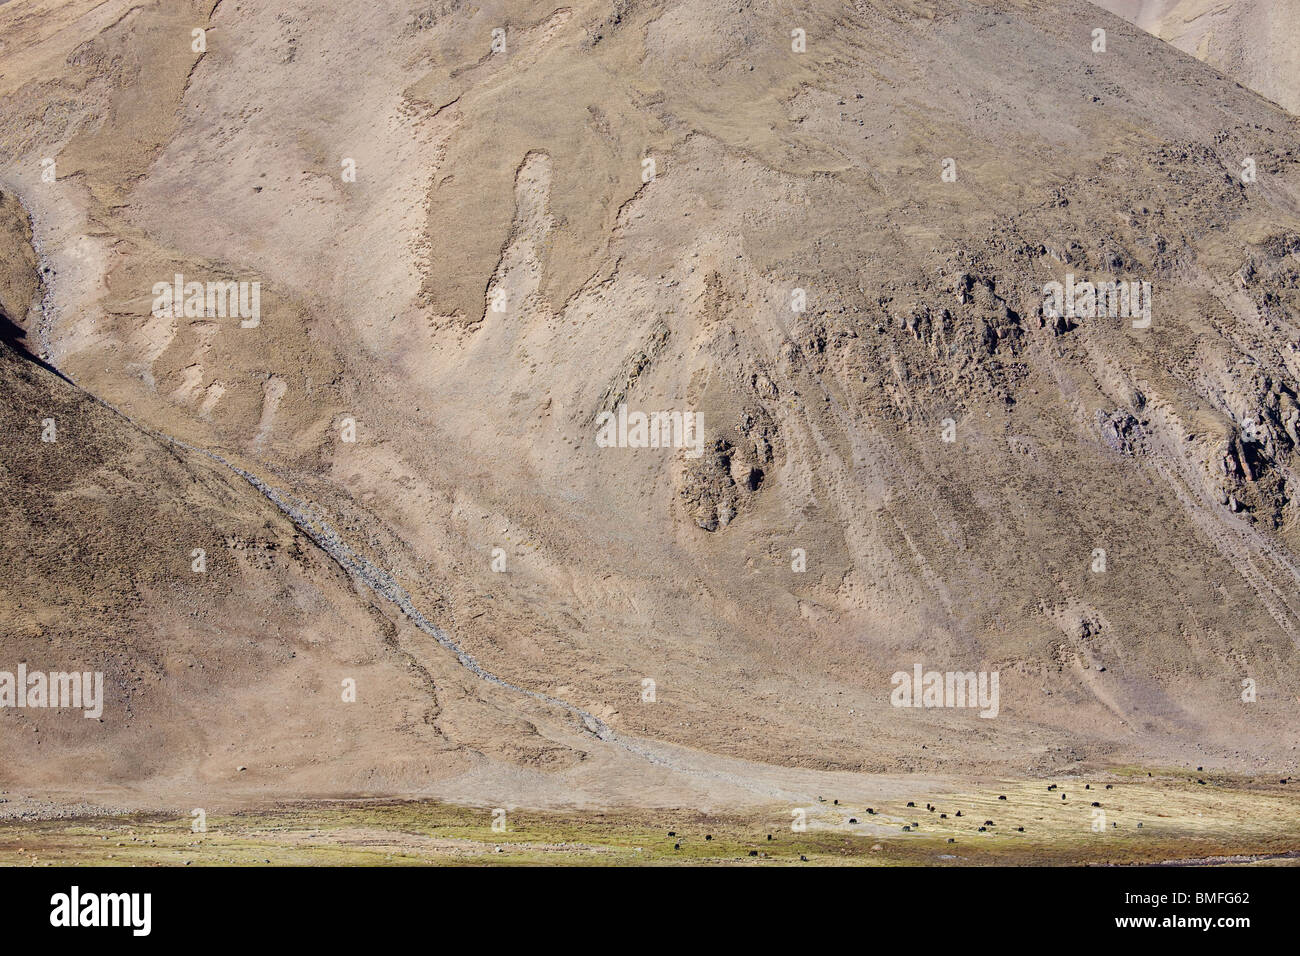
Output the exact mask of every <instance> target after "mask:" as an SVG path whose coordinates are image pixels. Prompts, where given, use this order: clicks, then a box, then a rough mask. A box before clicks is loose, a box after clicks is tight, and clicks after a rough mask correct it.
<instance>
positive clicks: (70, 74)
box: [0, 0, 1300, 805]
mask: <svg viewBox="0 0 1300 956" xmlns="http://www.w3.org/2000/svg"><path fill="white" fill-rule="evenodd" d="M1103 16H1104V15H1103ZM1097 22H1098V12H1097V11H1096V10H1095V9H1094V8H1093V7H1092V6H1091V5H1090V4H1088V3H1086V2H1084V0H1044V2H1038V0H1034V2H1030V0H942V2H940V0H857V2H854V3H839V2H835V3H829V2H827V3H822V2H818V3H813V4H802V5H796V4H790V3H784V2H759V0H753V2H743V3H738V4H730V5H724V4H720V3H716V2H712V0H642V2H637V0H628V2H621V0H620V2H615V3H609V2H598V0H575V2H572V3H568V4H567V5H565V6H559V7H557V6H555V5H553V4H546V3H543V2H531V0H518V2H511V3H508V4H499V3H482V4H477V5H476V4H473V3H469V2H459V0H440V2H436V3H430V2H428V0H421V2H385V3H379V4H352V3H342V2H335V0H329V2H320V0H311V2H309V0H281V2H277V3H273V4H235V3H233V2H231V0H225V2H217V3H216V4H215V5H214V4H212V3H211V2H208V3H202V4H199V3H193V4H191V3H182V2H175V0H173V2H153V3H148V2H146V3H140V2H127V0H97V2H90V0H60V2H53V0H12V2H10V3H6V4H3V5H0V39H3V41H4V44H3V46H2V47H0V94H2V98H0V189H3V190H4V192H5V194H6V199H5V200H4V202H5V205H4V206H3V207H0V211H3V213H4V216H5V219H6V222H7V223H8V225H6V227H5V228H6V229H7V230H8V231H7V232H6V233H5V236H6V238H5V239H4V240H3V241H4V243H5V245H4V246H3V247H2V248H0V252H3V254H4V257H5V262H4V266H5V270H6V271H5V273H4V274H3V276H2V277H0V295H3V298H0V301H2V302H3V303H4V308H5V312H6V315H7V316H9V318H10V320H11V321H12V324H13V325H14V327H15V329H17V330H19V331H21V335H20V334H19V332H18V331H14V332H13V333H12V335H11V336H10V338H11V339H12V340H13V341H14V343H16V344H15V346H14V347H13V348H5V351H4V354H3V356H0V359H2V363H0V371H2V372H3V375H4V379H3V395H4V400H3V403H2V404H0V414H3V415H4V417H5V426H6V427H5V435H6V449H5V456H4V461H3V465H0V481H2V482H3V487H2V488H0V491H3V495H4V500H5V502H6V505H5V509H6V511H5V523H6V532H5V538H4V545H3V547H4V554H5V558H6V559H7V560H6V565H7V566H8V567H10V568H12V569H14V572H13V573H11V574H10V575H8V576H6V580H5V582H4V584H3V585H0V627H2V628H3V633H4V639H5V642H6V643H5V647H6V650H5V658H4V659H5V660H6V661H15V662H16V661H17V660H18V659H20V658H24V657H25V658H28V659H31V660H37V659H40V660H42V661H43V662H47V663H43V664H42V665H41V666H46V667H48V668H49V669H55V668H56V666H61V665H63V664H65V663H66V666H68V667H72V666H75V665H79V664H83V663H84V665H85V666H86V667H87V668H90V666H91V664H94V666H95V667H96V668H98V669H100V670H103V671H104V672H105V674H106V680H107V682H108V686H109V688H110V693H109V705H108V706H107V708H106V710H105V714H104V716H103V720H102V722H99V721H90V720H82V718H81V717H80V715H79V714H77V715H58V716H57V718H54V717H50V718H46V720H49V721H50V727H49V729H46V728H44V727H42V729H40V731H39V732H33V731H32V730H30V729H29V728H28V724H29V723H30V722H31V721H30V720H29V718H28V717H27V716H12V715H10V714H6V715H4V716H3V718H2V719H0V728H3V730H2V731H0V734H2V736H0V752H3V753H4V755H5V758H6V759H5V760H4V763H3V766H4V769H3V770H0V785H9V786H13V785H14V784H15V783H16V782H17V781H19V780H22V781H25V782H26V785H27V786H28V787H29V788H31V789H33V790H41V789H44V790H48V791H49V792H50V793H56V792H58V793H67V792H72V791H75V790H76V785H75V784H73V783H71V782H70V774H71V770H70V769H69V768H71V767H74V766H81V765H83V764H84V762H85V761H96V763H95V764H94V766H95V778H96V780H98V781H100V784H98V788H99V789H100V790H102V791H103V793H104V794H105V797H104V799H106V800H108V799H121V800H123V801H129V802H133V803H148V802H149V800H150V796H151V795H152V794H156V793H161V792H164V790H166V791H167V792H186V793H188V792H189V789H188V788H189V787H190V786H191V782H192V781H193V780H194V779H196V778H199V779H201V780H202V781H203V786H205V787H208V788H210V789H213V790H216V791H218V792H221V793H223V794H227V795H231V796H232V797H238V798H246V797H254V796H259V795H260V796H263V797H268V798H288V797H295V796H301V795H304V794H310V795H330V794H334V795H349V794H356V793H393V794H412V793H419V794H433V795H438V796H443V797H448V798H456V799H464V800H470V801H474V800H479V801H486V800H491V799H502V798H503V797H502V795H505V796H508V797H510V798H511V799H513V800H515V801H517V802H520V803H526V804H533V805H537V804H543V803H546V804H556V803H560V804H562V803H575V802H590V803H620V802H621V803H636V802H643V801H644V802H652V801H669V800H673V799H680V800H695V801H701V800H707V799H710V798H711V799H715V800H717V799H727V800H740V799H757V796H756V795H760V794H768V795H772V794H776V793H787V792H806V791H807V790H811V788H812V787H813V786H814V783H813V782H812V781H815V780H817V779H819V778H817V777H816V776H815V775H807V776H805V775H803V774H802V773H797V774H795V776H793V777H792V776H790V774H792V773H795V771H796V770H798V771H807V772H809V774H811V772H813V771H817V772H826V773H832V772H838V773H839V774H843V775H844V776H837V777H835V778H834V779H836V780H839V781H841V782H843V781H845V780H855V779H856V780H860V781H861V782H862V785H863V786H868V785H872V784H871V778H868V777H865V776H862V775H864V774H902V773H919V774H927V775H948V776H953V777H975V776H979V775H985V774H1009V775H1014V776H1023V775H1026V774H1030V773H1039V772H1051V771H1057V770H1061V769H1064V768H1070V767H1075V766H1077V765H1078V764H1080V763H1081V762H1082V763H1083V764H1084V765H1085V766H1102V765H1120V764H1132V763H1144V764H1157V765H1168V764H1180V765H1183V764H1189V763H1190V764H1209V765H1212V766H1214V767H1218V768H1224V769H1231V770H1237V771H1244V772H1251V771H1255V770H1261V769H1267V770H1269V771H1270V772H1272V771H1273V770H1277V771H1282V770H1290V769H1292V768H1294V766H1295V761H1296V738H1295V734H1294V732H1293V731H1294V728H1295V727H1296V726H1297V718H1298V717H1300V702H1298V701H1297V698H1296V695H1295V692H1294V688H1295V687H1296V686H1297V681H1298V679H1300V655H1298V654H1297V641H1300V564H1298V563H1297V561H1298V557H1297V547H1298V546H1300V510H1298V508H1300V504H1298V503H1297V502H1296V500H1295V499H1294V495H1293V493H1292V482H1293V481H1294V480H1296V476H1295V468H1296V465H1297V457H1296V455H1297V449H1298V448H1300V433H1298V432H1297V426H1298V424H1300V166H1298V163H1300V135H1298V133H1300V128H1298V127H1297V120H1296V119H1295V118H1293V117H1292V116H1290V115H1288V114H1287V113H1286V112H1284V111H1283V110H1282V109H1280V108H1279V107H1278V106H1277V105H1275V104H1274V103H1272V102H1269V101H1268V100H1266V99H1264V98H1263V97H1261V96H1260V95H1257V94H1256V93H1252V92H1250V91H1249V90H1247V89H1244V88H1243V87H1240V86H1238V85H1236V84H1235V83H1234V82H1232V81H1231V80H1230V79H1228V78H1226V77H1225V76H1224V75H1222V74H1220V73H1219V72H1217V71H1216V70H1215V69H1212V68H1211V67H1210V66H1207V65H1206V64H1203V63H1200V62H1197V61H1196V60H1194V59H1192V58H1190V57H1187V56H1185V55H1183V54H1181V53H1179V52H1178V51H1177V50H1175V49H1173V48H1172V47H1170V46H1169V45H1167V44H1165V43H1163V42H1162V41H1161V40H1158V39H1156V38H1155V37H1153V36H1149V35H1147V34H1146V33H1143V32H1141V31H1140V30H1138V29H1137V28H1135V27H1131V26H1128V25H1127V24H1124V23H1122V22H1120V21H1118V20H1114V19H1113V18H1109V17H1106V21H1105V22H1106V23H1107V25H1108V33H1109V36H1108V43H1107V48H1106V50H1105V52H1094V49H1093V39H1092V30H1093V29H1094V27H1095V26H1096V25H1097ZM195 30H203V31H204V32H203V33H202V36H201V41H202V42H200V38H196V37H195V35H194V32H193V31H195ZM497 31H500V32H497ZM1162 35H1163V34H1162ZM1289 35H1292V34H1289ZM198 46H201V47H202V49H201V50H199V49H196V47H198ZM376 51H383V53H382V55H378V54H377V53H376ZM1207 59H1209V60H1210V61H1211V62H1214V59H1213V57H1207ZM1242 82H1243V83H1245V82H1246V80H1245V79H1243V80H1242ZM1259 88H1260V90H1261V92H1264V93H1267V92H1268V90H1267V89H1265V88H1264V86H1263V85H1260V87H1259ZM1279 102H1281V100H1279ZM45 160H52V161H53V162H52V163H46V162H45ZM1247 161H1249V162H1247ZM1248 166H1249V168H1250V169H1252V170H1254V173H1255V174H1254V175H1252V176H1243V175H1242V173H1243V170H1244V169H1246V168H1247V167H1248ZM47 171H49V172H52V175H46V174H47ZM12 197H16V198H17V199H18V200H21V206H19V205H18V204H17V203H16V202H15V201H14V199H13V198H12ZM28 215H30V238H29V236H28V233H27V232H26V229H27V228H28V227H27V226H26V217H27V216H28ZM38 275H39V276H40V278H41V280H42V284H41V285H39V286H38V284H37V276H38ZM177 276H182V277H183V278H182V279H180V280H179V281H180V283H181V286H182V288H183V289H184V287H185V284H186V283H190V282H199V283H203V284H204V285H205V286H207V287H210V284H213V283H217V284H223V283H235V284H236V285H237V284H238V283H245V284H250V285H251V283H253V282H256V283H258V284H259V286H258V288H259V290H260V291H259V295H260V298H259V300H258V301H259V310H258V314H257V315H256V317H252V318H250V317H248V316H240V315H231V314H221V315H213V314H210V309H209V310H205V304H204V301H203V299H204V296H203V294H202V290H201V292H200V295H199V304H198V305H197V307H196V308H195V309H192V310H191V309H186V308H184V307H182V308H180V309H173V310H170V311H169V310H167V309H165V308H160V307H159V296H160V292H159V287H160V286H161V287H162V288H163V289H164V290H166V289H169V288H170V287H171V286H172V284H173V283H174V282H176V281H178V280H176V278H175V277H177ZM1067 277H1069V279H1070V280H1072V281H1084V280H1089V281H1091V282H1094V283H1101V282H1106V281H1123V282H1125V283H1134V284H1135V288H1138V287H1141V285H1142V283H1147V284H1148V288H1149V292H1148V294H1147V298H1146V303H1147V306H1148V307H1149V318H1150V322H1149V324H1147V323H1145V322H1144V321H1143V318H1142V316H1141V314H1140V313H1136V314H1134V315H1133V316H1128V315H1124V316H1112V315H1106V314H1102V315H1100V316H1084V317H1079V316H1075V317H1073V318H1071V317H1058V316H1055V315H1052V314H1050V310H1045V309H1044V288H1045V287H1046V286H1048V285H1049V284H1050V283H1052V282H1060V283H1063V282H1066V281H1067ZM167 294H168V295H170V293H167ZM189 296H190V293H189V292H188V291H185V292H184V294H183V295H182V296H181V298H183V299H184V298H188V297H189ZM232 301H233V300H232ZM241 319H242V321H241ZM17 343H24V344H25V347H26V349H27V350H28V351H29V352H30V353H31V355H30V356H28V357H27V358H23V357H22V356H21V355H20V353H19V351H18V348H19V344H17ZM33 357H34V358H37V359H40V360H43V361H44V362H46V363H48V364H49V365H50V366H52V367H53V368H54V369H57V370H58V372H60V373H61V374H62V375H64V376H66V377H67V379H68V380H70V381H63V380H60V379H59V378H58V376H56V375H55V374H54V373H53V372H51V371H48V370H46V369H42V368H41V367H40V365H39V364H38V363H37V362H34V361H32V360H31V359H32V358H33ZM71 383H75V386H74V385H72V384H71ZM81 390H84V393H83V392H82V391H81ZM89 396H95V397H97V398H98V399H101V400H102V401H104V402H107V403H109V404H110V405H111V406H113V407H114V408H115V409H117V410H118V412H117V413H115V412H113V411H112V410H110V409H109V408H106V407H104V406H103V405H101V404H98V403H97V402H96V401H94V400H93V399H92V398H90V397H89ZM47 408H53V409H54V411H53V412H51V413H49V414H47V413H46V409H47ZM620 408H625V410H626V411H630V412H637V411H642V412H646V413H650V412H660V411H662V412H669V413H673V412H676V413H687V412H689V413H691V414H693V415H695V414H697V415H699V416H700V421H701V422H702V431H701V433H700V436H699V437H700V442H699V444H698V445H697V446H695V447H694V448H693V447H691V444H690V443H689V442H676V443H675V444H678V445H683V444H684V445H685V447H604V445H605V444H606V443H605V442H603V441H600V440H599V439H600V436H601V428H602V424H601V423H602V422H603V421H606V420H607V419H605V418H603V417H602V413H611V414H612V415H613V416H614V418H615V420H616V421H617V419H618V416H619V414H620ZM48 417H54V418H56V420H58V421H60V422H61V423H63V422H66V424H61V425H60V438H59V441H58V442H57V443H55V444H50V443H43V442H41V441H40V436H41V426H40V422H41V420H42V419H44V418H48ZM164 436H166V437H164ZM173 440H174V441H173ZM176 442H180V443H183V444H177V443H176ZM625 444H630V445H633V446H635V444H636V442H635V440H633V441H631V442H627V443H625ZM669 444H674V442H669ZM697 451H698V454H696V452H697ZM205 452H208V453H211V454H212V455H215V456H218V457H217V458H212V457H210V456H209V455H207V454H205ZM250 477H251V478H255V479H256V481H252V480H250ZM266 489H271V490H272V491H274V494H270V495H269V494H268V493H267V491H266ZM277 496H278V497H277ZM198 547H203V548H205V549H206V553H207V555H208V567H207V571H206V572H205V574H203V575H202V576H199V575H196V574H195V573H194V572H193V571H192V570H191V568H190V557H189V556H190V553H191V551H192V549H194V548H198ZM349 555H350V557H349ZM467 661H468V663H467ZM471 664H472V666H471ZM918 664H919V665H921V666H922V668H923V669H925V670H938V671H941V672H947V671H957V672H984V673H991V672H997V673H998V674H999V675H1000V701H999V706H998V710H997V715H996V717H991V719H986V718H981V717H980V716H979V715H978V714H977V712H976V711H975V710H973V709H969V708H967V709H962V708H951V707H939V708H924V707H918V708H900V707H896V706H892V705H891V691H892V689H893V687H892V684H891V675H893V674H894V673H895V672H898V671H903V672H906V673H911V672H912V671H913V669H914V667H915V666H916V665H918ZM352 676H356V678H357V685H358V688H359V689H360V693H359V695H358V699H357V701H356V702H355V703H352V704H344V703H342V702H341V701H340V694H339V687H340V682H341V681H342V680H343V679H344V678H347V677H352ZM646 681H653V700H650V699H647V698H646V688H647V686H648V685H647V684H646ZM1243 681H1251V682H1253V683H1254V685H1255V687H1256V688H1257V699H1254V700H1252V701H1249V702H1248V701H1246V700H1244V699H1243ZM38 723H44V720H43V721H40V722H38ZM37 737H39V738H40V740H41V744H40V746H39V748H33V747H32V746H31V743H30V741H31V740H35V739H37ZM109 741H111V743H109ZM246 753H251V754H252V755H251V756H248V757H245V756H244V754H246ZM241 766H242V767H247V768H248V769H247V770H244V771H240V770H239V769H238V768H239V767H241ZM849 774H852V775H856V776H848V775H849ZM33 781H36V783H33ZM846 786H847V784H846ZM113 794H116V795H117V796H116V797H114V796H112V795H113ZM710 795H712V797H710Z"/></svg>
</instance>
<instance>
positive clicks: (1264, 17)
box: [1093, 0, 1300, 113]
mask: <svg viewBox="0 0 1300 956" xmlns="http://www.w3.org/2000/svg"><path fill="white" fill-rule="evenodd" d="M1093 2H1094V3H1096V4H1097V5H1098V6H1100V7H1104V8H1106V9H1107V10H1109V11H1110V12H1111V13H1114V14H1117V15H1119V16H1121V17H1123V18H1124V19H1125V20H1127V21H1129V23H1134V24H1136V25H1137V26H1139V27H1141V28H1142V29H1143V30H1146V31H1147V32H1149V33H1152V34H1154V35H1156V36H1158V37H1160V39H1162V40H1164V41H1166V42H1168V43H1171V44H1173V45H1174V46H1176V47H1177V48H1178V49H1180V50H1182V51H1184V52H1186V53H1190V54H1192V56H1195V57H1196V58H1197V59H1200V60H1204V61H1205V62H1206V63H1209V64H1210V65H1211V66H1213V67H1215V68H1216V69H1218V70H1222V71H1223V72H1224V73H1225V74H1227V75H1228V76H1230V77H1232V78H1233V79H1234V80H1237V81H1238V82H1239V83H1241V84H1242V85H1243V86H1246V87H1249V88H1250V89H1252V90H1254V91H1256V92H1257V93H1260V94H1262V95H1264V96H1267V97H1268V98H1269V99H1271V100H1272V101H1273V102H1275V103H1277V104H1279V105H1281V106H1283V107H1284V108H1286V109H1288V110H1290V111H1291V112H1292V113H1300V44H1297V43H1296V37H1297V35H1300V6H1297V5H1296V4H1294V3H1288V2H1281V3H1279V2H1276V0H1093Z"/></svg>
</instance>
